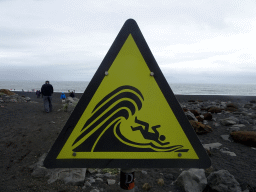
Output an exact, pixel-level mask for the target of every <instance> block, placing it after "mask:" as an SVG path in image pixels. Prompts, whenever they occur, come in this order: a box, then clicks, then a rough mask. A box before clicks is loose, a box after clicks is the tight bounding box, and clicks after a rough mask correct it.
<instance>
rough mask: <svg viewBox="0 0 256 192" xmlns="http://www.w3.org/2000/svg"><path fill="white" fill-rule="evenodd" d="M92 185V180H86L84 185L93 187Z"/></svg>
mask: <svg viewBox="0 0 256 192" xmlns="http://www.w3.org/2000/svg"><path fill="white" fill-rule="evenodd" d="M91 185H92V184H91V183H90V182H88V181H86V182H85V183H84V186H85V187H91Z"/></svg>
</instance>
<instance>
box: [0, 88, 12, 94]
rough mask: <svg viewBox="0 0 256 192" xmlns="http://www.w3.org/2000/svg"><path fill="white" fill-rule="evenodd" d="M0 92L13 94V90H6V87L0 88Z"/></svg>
mask: <svg viewBox="0 0 256 192" xmlns="http://www.w3.org/2000/svg"><path fill="white" fill-rule="evenodd" d="M0 93H4V94H6V95H15V93H14V92H12V91H10V90H8V89H0Z"/></svg>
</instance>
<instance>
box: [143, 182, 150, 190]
mask: <svg viewBox="0 0 256 192" xmlns="http://www.w3.org/2000/svg"><path fill="white" fill-rule="evenodd" d="M150 188H151V186H150V185H149V183H144V184H143V186H142V189H143V190H144V191H148V190H150Z"/></svg>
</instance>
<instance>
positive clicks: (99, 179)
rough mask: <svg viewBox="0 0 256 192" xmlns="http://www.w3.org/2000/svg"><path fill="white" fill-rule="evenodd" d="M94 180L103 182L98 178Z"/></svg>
mask: <svg viewBox="0 0 256 192" xmlns="http://www.w3.org/2000/svg"><path fill="white" fill-rule="evenodd" d="M95 180H96V181H103V179H102V178H99V177H97V178H96V179H95Z"/></svg>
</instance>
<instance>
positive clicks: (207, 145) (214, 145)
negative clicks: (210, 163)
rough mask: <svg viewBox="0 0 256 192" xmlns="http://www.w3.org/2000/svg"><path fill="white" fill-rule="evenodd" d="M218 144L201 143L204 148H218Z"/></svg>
mask: <svg viewBox="0 0 256 192" xmlns="http://www.w3.org/2000/svg"><path fill="white" fill-rule="evenodd" d="M220 146H222V144H221V143H209V144H203V147H204V148H205V149H208V150H210V149H216V148H219V147H220Z"/></svg>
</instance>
